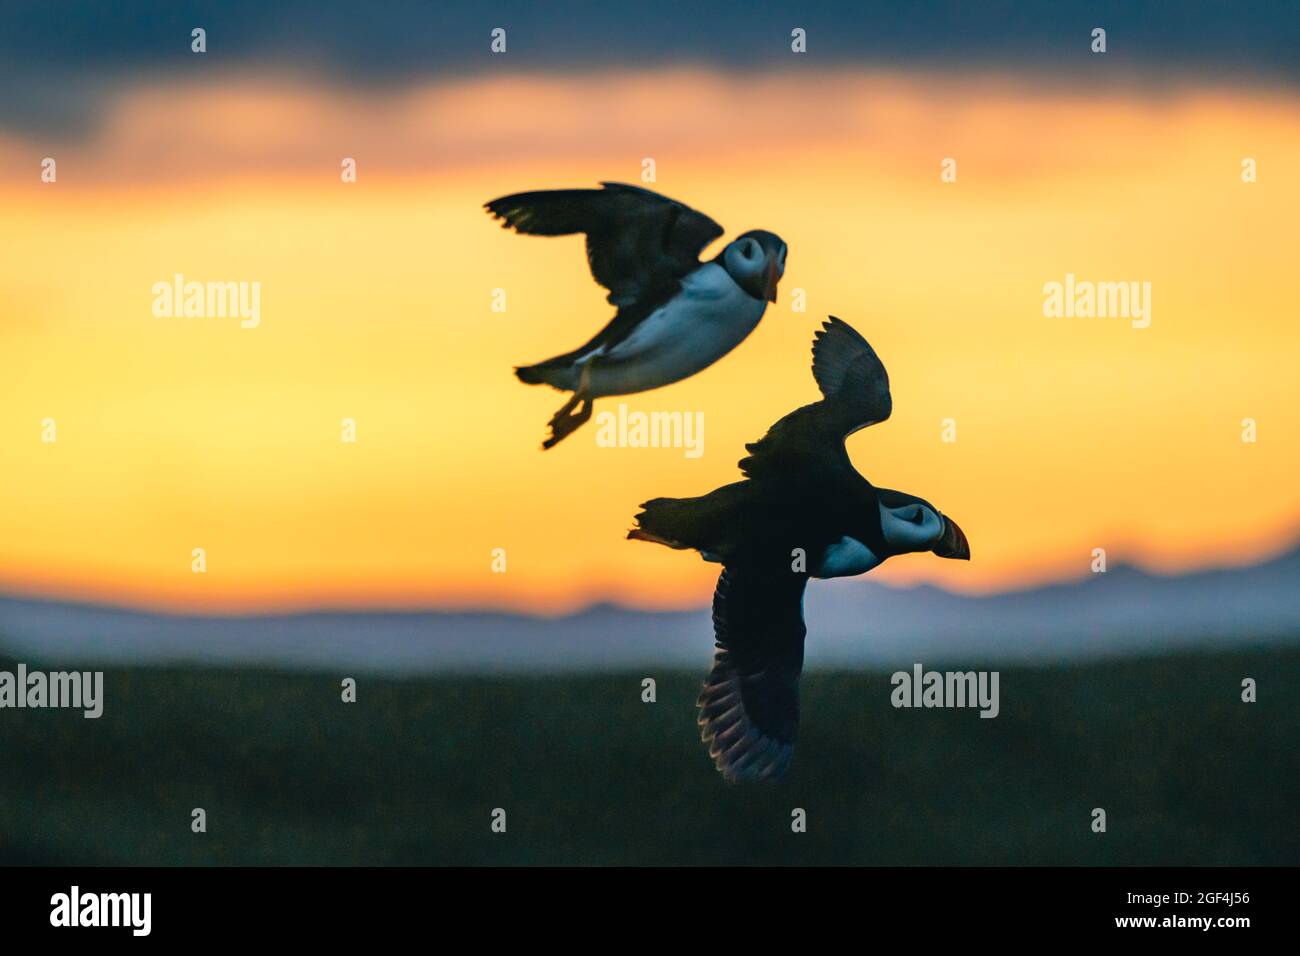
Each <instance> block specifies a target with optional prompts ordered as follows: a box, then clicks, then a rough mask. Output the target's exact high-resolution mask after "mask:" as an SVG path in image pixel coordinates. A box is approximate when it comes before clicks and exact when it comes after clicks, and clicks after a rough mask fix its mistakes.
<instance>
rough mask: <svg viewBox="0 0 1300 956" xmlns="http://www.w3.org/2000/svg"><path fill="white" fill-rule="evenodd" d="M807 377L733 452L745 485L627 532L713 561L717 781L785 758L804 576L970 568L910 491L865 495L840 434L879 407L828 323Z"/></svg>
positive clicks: (712, 722)
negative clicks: (920, 555)
mask: <svg viewBox="0 0 1300 956" xmlns="http://www.w3.org/2000/svg"><path fill="white" fill-rule="evenodd" d="M812 370H813V377H814V378H815V379H816V380H817V385H818V387H819V388H820V389H821V392H822V395H823V396H824V397H823V398H822V400H821V401H818V402H813V403H812V404H811V405H805V406H803V407H802V408H798V409H795V410H794V411H793V412H791V413H790V414H789V415H786V416H785V417H784V418H782V419H781V420H780V421H778V422H777V423H776V424H775V425H773V426H772V427H771V428H770V429H769V430H768V432H767V434H766V435H765V436H763V439H762V440H761V441H758V442H755V443H753V444H750V445H747V446H745V447H746V449H747V450H748V451H749V452H750V455H749V457H748V458H745V459H744V460H743V461H741V462H740V468H741V470H742V471H743V472H744V473H745V475H746V476H747V477H746V478H745V480H743V481H738V482H735V483H733V484H730V485H724V486H723V487H721V488H718V489H716V490H715V491H712V492H710V493H709V494H707V495H704V496H703V497H700V498H655V499H654V500H653V501H647V502H646V503H645V504H643V505H642V506H641V507H642V508H643V509H644V510H643V511H642V512H641V513H640V514H638V515H637V516H636V521H637V524H638V527H637V528H636V529H635V530H633V531H630V532H628V537H629V538H637V539H640V540H642V541H653V542H656V543H657V544H664V545H667V546H668V547H670V548H694V549H695V550H697V551H699V552H700V554H701V555H702V556H703V558H704V560H706V561H714V562H719V563H721V564H722V566H723V567H722V574H721V576H720V577H719V578H718V586H717V589H716V591H715V592H714V595H713V629H714V634H715V639H716V644H717V652H716V654H715V656H714V660H713V670H712V671H711V672H710V674H709V677H708V679H707V680H706V681H705V683H704V691H703V692H702V693H701V694H700V700H699V707H700V718H699V722H700V726H701V728H702V735H703V738H704V742H705V743H706V744H708V746H709V754H710V756H712V757H713V758H714V762H715V764H716V765H717V768H718V769H719V770H720V771H722V774H723V776H725V777H726V778H727V779H728V780H755V779H773V778H776V777H779V776H780V775H781V774H782V773H784V772H785V769H786V767H787V766H788V765H789V763H790V757H791V755H792V754H793V752H794V740H795V731H796V729H797V728H798V723H799V673H800V671H801V670H802V668H803V640H804V635H805V634H806V633H807V629H806V628H805V627H804V621H803V593H804V586H805V585H806V584H807V582H808V578H810V577H814V578H837V577H847V576H850V575H856V574H862V573H864V572H866V571H870V570H871V569H872V568H875V567H877V566H878V565H880V564H881V563H882V562H883V561H885V560H886V559H887V558H890V557H892V556H894V555H897V554H906V553H909V552H917V551H930V552H933V553H934V554H936V555H937V556H939V557H941V558H960V559H964V560H970V546H969V545H968V544H967V542H966V535H965V534H963V533H962V530H961V528H959V527H957V523H956V522H955V521H953V520H952V519H951V518H947V517H945V516H944V515H942V514H940V513H939V511H938V509H936V508H935V507H934V506H933V505H931V504H930V503H929V502H927V501H924V500H922V499H920V498H917V497H916V496H914V495H909V494H904V493H903V492H900V491H891V490H889V489H887V488H877V487H875V486H874V485H872V484H871V482H869V481H867V480H866V479H865V478H863V477H862V476H861V475H860V474H858V472H857V471H856V470H855V469H854V467H853V464H852V463H851V462H850V461H849V455H848V452H847V451H846V450H845V448H844V439H845V438H847V437H848V436H849V435H851V434H852V433H853V432H855V431H857V430H858V429H861V428H865V427H867V426H868V425H874V424H876V423H877V422H882V421H884V420H885V419H887V418H888V417H889V413H890V411H891V410H892V407H893V403H892V399H891V398H890V394H889V376H888V375H887V374H886V373H885V367H884V365H882V364H881V362H880V359H879V358H877V357H876V353H875V352H874V351H872V348H871V346H870V345H868V344H867V340H866V339H864V338H863V337H862V336H861V335H859V334H858V333H857V332H856V331H855V330H854V329H853V328H852V327H851V326H849V325H848V324H847V323H845V322H841V321H840V320H839V319H837V318H834V317H832V318H831V319H830V321H829V322H827V323H826V324H825V326H824V327H823V329H822V330H821V331H819V332H818V333H817V336H816V339H815V340H814V342H813V363H812Z"/></svg>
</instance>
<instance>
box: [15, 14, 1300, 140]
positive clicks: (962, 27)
mask: <svg viewBox="0 0 1300 956" xmlns="http://www.w3.org/2000/svg"><path fill="white" fill-rule="evenodd" d="M195 26H202V27H204V28H205V29H206V30H207V32H208V50H209V52H208V53H207V54H206V55H205V56H202V57H200V56H195V55H193V54H191V53H190V50H189V43H190V30H191V29H192V28H193V27H195ZM497 26H500V27H504V28H506V30H507V31H508V37H509V52H508V53H507V54H506V56H505V57H494V56H491V55H490V54H489V52H488V34H489V31H490V30H491V29H492V28H493V27H497ZM796 26H799V27H803V28H804V29H806V30H807V31H808V53H807V54H806V55H805V56H803V57H795V56H793V55H792V54H791V53H790V47H789V43H790V30H791V29H792V28H793V27H796ZM1096 26H1101V27H1104V28H1106V30H1107V33H1108V46H1109V52H1108V53H1107V54H1106V56H1105V58H1104V59H1103V58H1101V57H1097V56H1094V55H1093V54H1092V53H1091V52H1090V51H1089V47H1088V44H1089V33H1090V31H1091V30H1092V28H1093V27H1096ZM674 63H688V64H695V65H707V66H713V67H719V68H727V69H762V68H764V67H768V66H774V65H780V66H783V67H786V68H814V69H815V68H824V67H828V66H846V65H859V66H889V67H899V66H903V67H915V68H925V69H962V68H968V67H978V68H985V69H990V70H997V71H1004V72H1008V73H1029V74H1035V75H1038V76H1042V77H1044V78H1045V79H1047V80H1049V81H1050V80H1052V79H1053V78H1065V79H1068V80H1070V81H1072V82H1074V81H1077V82H1089V81H1096V82H1110V81H1113V80H1114V78H1116V77H1124V78H1126V81H1128V82H1144V81H1147V80H1150V81H1153V82H1154V81H1164V80H1181V79H1186V78H1199V79H1202V80H1206V81H1209V82H1271V83H1283V84H1287V85H1289V86H1293V87H1294V86H1295V85H1296V84H1297V81H1300V5H1298V4H1297V3H1296V2H1295V0H1260V2H1255V3H1251V4H1249V5H1234V4H1230V3H1223V2H1218V0H1184V2H1168V3H1162V2H1155V0H1153V2H1146V3H1143V2H1139V0H1112V2H1087V3H1078V2H1060V3H1055V2H1049V0H1040V2H1037V3H1025V2H997V0H987V2H980V3H975V2H958V0H934V2H899V0H838V2H836V0H827V2H820V3H782V2H762V0H690V2H681V0H655V2H630V0H623V2H617V0H616V2H610V0H604V2H591V0H573V2H541V0H530V2H505V3H484V2H474V0H424V2H414V0H392V2H370V3H367V2H347V3H344V2H329V0H279V2H267V0H257V2H254V0H220V2H217V0H210V2H199V0H193V2H177V0H140V2H133V3H129V4H107V3H103V2H102V0H79V2H77V0H72V2H60V3H49V2H47V0H6V2H5V3H4V5H3V6H2V7H0V124H3V125H6V126H9V127H11V128H16V129H19V130H23V131H26V132H28V133H50V134H55V135H67V134H71V133H75V132H77V131H81V130H86V129H88V128H90V127H91V125H92V124H93V120H94V118H95V116H96V115H97V114H98V113H99V112H101V111H102V108H103V101H102V99H101V97H103V96H106V95H111V93H112V91H113V90H115V89H117V88H120V86H121V85H123V84H126V83H137V82H165V81H166V80H167V79H168V78H169V77H173V76H186V75H202V74H204V73H208V72H211V71H212V70H213V69H214V68H215V67H219V66H267V67H273V68H276V69H300V70H311V71H315V72H317V73H319V74H320V75H321V76H322V77H323V78H324V79H326V80H327V81H330V82H335V83H340V84H345V85H348V86H350V87H353V88H365V87H376V88H383V87H386V86H394V85H401V84H405V83H409V82H414V81H418V80H423V79H428V78H438V77H449V76H455V77H469V76H473V75H476V74H482V73H487V72H491V71H500V70H501V69H502V68H503V67H505V68H510V69H516V70H519V69H539V70H557V71H559V70H563V71H567V70H582V69H592V68H599V67H608V66H629V65H633V66H635V65H641V66H652V65H666V64H674Z"/></svg>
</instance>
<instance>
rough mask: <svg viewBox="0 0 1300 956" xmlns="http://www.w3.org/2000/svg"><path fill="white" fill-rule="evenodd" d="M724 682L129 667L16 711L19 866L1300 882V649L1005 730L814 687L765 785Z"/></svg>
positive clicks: (1060, 697)
mask: <svg viewBox="0 0 1300 956" xmlns="http://www.w3.org/2000/svg"><path fill="white" fill-rule="evenodd" d="M27 664H28V666H29V667H31V668H36V667H38V666H40V665H39V663H38V662H35V661H30V660H29V661H27ZM0 668H3V669H8V670H12V669H13V664H12V663H9V662H0ZM702 673H703V661H702V668H701V672H700V673H677V672H664V673H657V674H652V675H649V676H654V677H655V678H656V679H657V681H658V698H659V699H658V702H657V703H655V704H644V703H642V702H641V700H640V679H641V678H642V677H643V676H647V675H644V674H627V675H621V676H619V675H616V676H587V677H565V678H546V679H536V680H527V679H433V680H423V679H421V680H407V681H394V680H378V679H368V678H362V679H361V680H360V687H359V701H358V702H357V703H355V704H344V703H342V702H341V701H340V699H339V678H340V677H341V676H343V675H337V676H336V675H304V674H288V673H268V672H257V671H253V672H246V671H235V670H230V671H225V670H151V669H140V670H135V671H116V672H109V673H107V674H106V675H105V698H106V704H105V712H104V716H103V717H102V718H101V719H99V720H85V719H83V718H82V717H81V715H80V713H79V712H69V711H57V710H43V711H34V710H0V862H3V863H50V864H118V863H128V864H130V863H161V864H231V863H241V864H351V863H370V864H669V865H675V864H807V863H830V864H877V865H880V864H888V865H896V864H1036V865H1041V864H1071V863H1073V864H1098V865H1109V864H1121V865H1130V864H1281V863H1286V864H1296V863H1300V836H1298V835H1297V825H1296V813H1297V811H1298V810H1300V750H1298V748H1300V652H1297V651H1295V650H1276V651H1256V652H1250V653H1240V654H1232V655H1216V656H1196V657H1181V658H1169V659H1152V660H1140V661H1129V662H1122V663H1111V664H1105V665H1092V666H1081V667H1078V668H1075V669H1068V670H1045V669H1044V670H1033V669H1008V670H1003V671H1002V675H1001V700H1002V713H1001V716H999V717H998V718H996V719H993V720H981V719H979V717H978V716H977V713H976V711H974V710H966V711H960V710H895V709H894V708H892V707H891V706H890V703H889V691H890V685H889V678H888V675H887V674H884V673H879V674H871V673H839V674H830V673H828V674H822V673H813V674H810V675H808V676H806V677H805V679H804V683H803V689H804V723H803V730H802V739H801V741H800V745H799V749H798V751H797V753H796V757H795V762H794V764H793V766H792V768H791V772H790V775H789V778H788V779H787V780H786V781H785V782H784V783H782V784H780V785H777V786H770V787H764V788H737V787H731V786H727V785H726V784H724V783H723V782H722V781H721V779H720V778H719V777H718V776H717V774H716V773H715V772H714V770H713V768H712V765H711V763H710V762H709V760H708V758H707V756H706V755H705V753H704V751H703V748H702V747H701V745H700V743H699V740H698V738H697V735H696V729H695V719H694V700H695V695H696V693H697V691H698V688H699V681H700V678H701V676H702ZM1246 676H1249V677H1254V678H1255V679H1256V680H1257V681H1258V683H1259V702H1258V703H1255V704H1244V703H1242V702H1241V701H1240V696H1239V695H1240V682H1241V678H1242V677H1246ZM194 807H203V808H205V809H206V811H207V815H208V832H207V833H206V834H194V833H192V832H191V830H190V811H191V809H192V808H194ZM494 807H502V808H505V810H506V811H507V823H508V831H507V832H506V833H505V834H493V833H492V832H491V831H490V828H489V821H490V814H491V811H492V809H493V808H494ZM795 807H801V808H803V809H805V810H806V811H807V819H808V829H807V832H806V833H800V834H796V833H792V832H791V827H790V820H791V810H792V808H795ZM1093 807H1104V808H1105V809H1106V812H1107V815H1108V832H1106V833H1105V834H1100V835H1099V834H1095V833H1093V832H1091V830H1090V829H1089V823H1090V819H1091V817H1090V813H1091V810H1092V808H1093Z"/></svg>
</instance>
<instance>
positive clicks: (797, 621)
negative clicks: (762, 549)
mask: <svg viewBox="0 0 1300 956" xmlns="http://www.w3.org/2000/svg"><path fill="white" fill-rule="evenodd" d="M806 583H807V575H806V574H800V573H796V572H794V571H791V570H790V569H789V565H788V564H785V563H784V562H782V563H779V564H777V565H775V566H773V567H771V568H764V569H761V570H760V569H758V568H753V567H740V566H728V567H726V568H724V569H723V571H722V575H721V577H719V578H718V587H717V590H716V591H714V594H713V630H714V634H715V637H716V641H717V652H716V654H715V655H714V658H713V669H712V670H711V671H710V672H709V676H708V678H707V679H706V680H705V682H704V690H703V691H702V692H701V693H700V699H699V704H698V706H699V708H700V736H701V737H702V738H703V740H704V743H705V744H706V745H707V746H708V748H709V756H711V757H712V758H713V762H714V765H715V766H716V767H717V768H718V770H720V771H721V772H722V775H723V776H724V777H726V778H727V779H728V780H731V781H736V780H775V779H776V778H778V777H780V776H781V775H782V774H783V773H785V770H786V768H787V767H788V766H789V765H790V758H791V756H792V755H793V754H794V741H795V734H796V731H797V730H798V727H799V672H800V671H801V670H802V669H803V639H804V634H805V633H807V629H806V628H805V627H804V622H803V592H804V585H805V584H806Z"/></svg>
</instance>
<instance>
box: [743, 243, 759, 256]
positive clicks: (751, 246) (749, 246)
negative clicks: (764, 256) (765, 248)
mask: <svg viewBox="0 0 1300 956" xmlns="http://www.w3.org/2000/svg"><path fill="white" fill-rule="evenodd" d="M757 253H758V243H756V242H747V243H745V248H744V249H742V250H741V251H740V254H741V255H742V256H744V257H745V258H746V259H752V258H754V256H755V255H756V254H757Z"/></svg>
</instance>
